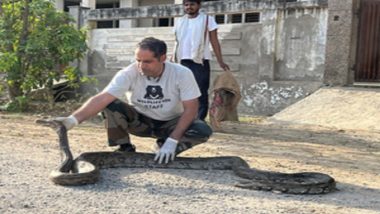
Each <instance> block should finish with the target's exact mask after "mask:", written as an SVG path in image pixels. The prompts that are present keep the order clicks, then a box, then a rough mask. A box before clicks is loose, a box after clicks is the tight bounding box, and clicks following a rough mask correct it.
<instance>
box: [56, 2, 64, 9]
mask: <svg viewBox="0 0 380 214" xmlns="http://www.w3.org/2000/svg"><path fill="white" fill-rule="evenodd" d="M54 3H55V8H56V9H57V10H61V11H63V9H64V2H63V0H55V2H54Z"/></svg>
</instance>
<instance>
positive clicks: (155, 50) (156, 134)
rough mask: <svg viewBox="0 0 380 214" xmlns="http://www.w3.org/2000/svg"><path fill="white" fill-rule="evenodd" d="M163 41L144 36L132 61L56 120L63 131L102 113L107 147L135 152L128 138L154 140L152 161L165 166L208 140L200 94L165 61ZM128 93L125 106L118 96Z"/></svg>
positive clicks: (185, 72) (188, 76)
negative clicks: (133, 61) (88, 97)
mask: <svg viewBox="0 0 380 214" xmlns="http://www.w3.org/2000/svg"><path fill="white" fill-rule="evenodd" d="M166 51H167V47H166V44H165V42H163V41H161V40H158V39H155V38H152V37H150V38H145V39H143V40H142V41H141V42H140V43H138V45H137V48H136V50H135V58H136V62H135V63H133V64H131V65H129V66H128V67H126V68H125V69H122V70H120V71H119V72H118V73H117V74H116V75H115V76H114V77H113V79H112V80H111V82H110V83H109V84H108V86H107V87H106V88H105V89H104V90H103V91H102V92H100V93H99V94H97V95H95V96H93V97H91V98H90V99H89V100H88V101H87V102H85V103H84V104H83V105H82V106H81V107H80V108H79V109H78V110H76V111H74V113H73V114H72V115H70V116H69V117H59V118H56V120H59V121H62V123H63V124H64V125H65V127H66V128H67V130H70V129H71V128H73V127H74V126H76V125H78V124H79V123H81V122H83V121H84V120H86V119H88V118H90V117H92V116H94V115H96V114H97V113H99V112H101V111H103V114H104V116H105V125H106V129H107V134H108V143H109V145H110V146H119V148H118V149H117V151H120V152H123V151H126V152H134V151H135V146H134V145H133V144H132V143H131V140H130V137H129V134H133V135H136V136H140V137H152V138H156V139H157V140H156V144H157V146H158V148H157V152H156V156H155V158H154V160H155V161H158V163H160V164H161V163H168V162H169V161H170V160H171V161H173V160H174V157H175V156H176V155H177V154H179V153H181V152H183V151H185V150H187V149H189V148H191V147H193V146H195V145H198V144H201V143H204V142H206V141H207V140H208V138H209V137H210V135H211V134H212V130H211V128H210V127H209V126H208V125H207V124H206V123H205V122H204V121H201V120H198V119H196V117H197V114H198V105H199V104H198V97H199V96H200V95H201V93H200V91H199V88H198V86H197V83H196V81H195V78H194V75H193V74H192V72H191V71H190V70H189V69H188V68H186V67H184V66H182V65H179V64H174V63H171V62H167V61H166ZM126 92H130V93H131V97H130V98H129V99H128V101H129V103H124V102H122V101H121V98H122V97H123V96H124V95H125V93H126Z"/></svg>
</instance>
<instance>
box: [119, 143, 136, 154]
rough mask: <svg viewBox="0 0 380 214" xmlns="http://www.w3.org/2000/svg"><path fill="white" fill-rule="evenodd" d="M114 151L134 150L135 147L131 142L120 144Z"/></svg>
mask: <svg viewBox="0 0 380 214" xmlns="http://www.w3.org/2000/svg"><path fill="white" fill-rule="evenodd" d="M115 152H136V147H135V145H133V144H131V143H127V144H121V145H119V148H118V149H116V150H115Z"/></svg>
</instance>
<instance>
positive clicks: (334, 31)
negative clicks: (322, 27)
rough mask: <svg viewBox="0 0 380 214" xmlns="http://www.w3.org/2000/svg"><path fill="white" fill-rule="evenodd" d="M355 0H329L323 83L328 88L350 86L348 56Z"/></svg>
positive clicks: (350, 72) (350, 70)
mask: <svg viewBox="0 0 380 214" xmlns="http://www.w3.org/2000/svg"><path fill="white" fill-rule="evenodd" d="M355 2H356V0H329V15H328V23H327V26H328V27H327V42H326V60H325V63H326V68H325V73H324V83H325V84H326V85H330V86H343V85H347V84H352V83H353V80H352V77H351V76H352V73H353V70H352V68H351V63H350V57H351V56H350V55H351V54H352V53H351V48H352V47H353V45H352V38H353V29H352V28H353V20H354V16H353V15H354V14H353V12H352V11H353V8H354V3H355Z"/></svg>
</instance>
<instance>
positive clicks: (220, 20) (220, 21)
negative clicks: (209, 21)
mask: <svg viewBox="0 0 380 214" xmlns="http://www.w3.org/2000/svg"><path fill="white" fill-rule="evenodd" d="M215 21H216V23H218V24H224V14H217V15H215Z"/></svg>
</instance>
